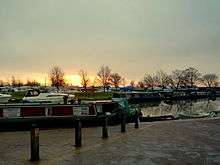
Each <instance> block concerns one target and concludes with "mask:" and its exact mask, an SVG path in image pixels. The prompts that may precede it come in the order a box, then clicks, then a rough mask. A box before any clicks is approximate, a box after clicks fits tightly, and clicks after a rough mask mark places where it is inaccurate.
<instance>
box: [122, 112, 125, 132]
mask: <svg viewBox="0 0 220 165" xmlns="http://www.w3.org/2000/svg"><path fill="white" fill-rule="evenodd" d="M121 132H126V116H125V113H124V112H123V110H122V111H121Z"/></svg>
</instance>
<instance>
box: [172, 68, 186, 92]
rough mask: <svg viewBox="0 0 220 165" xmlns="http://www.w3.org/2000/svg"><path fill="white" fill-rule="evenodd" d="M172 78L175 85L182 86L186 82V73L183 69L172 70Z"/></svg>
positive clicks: (176, 86)
mask: <svg viewBox="0 0 220 165" xmlns="http://www.w3.org/2000/svg"><path fill="white" fill-rule="evenodd" d="M171 76H172V80H173V87H175V88H176V89H178V88H179V87H180V86H182V85H184V84H185V75H184V73H183V70H174V71H172V75H171Z"/></svg>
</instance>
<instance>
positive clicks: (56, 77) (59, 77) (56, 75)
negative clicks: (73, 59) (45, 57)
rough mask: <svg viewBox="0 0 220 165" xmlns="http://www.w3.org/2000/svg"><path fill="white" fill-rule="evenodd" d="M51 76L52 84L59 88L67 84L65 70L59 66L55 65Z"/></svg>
mask: <svg viewBox="0 0 220 165" xmlns="http://www.w3.org/2000/svg"><path fill="white" fill-rule="evenodd" d="M49 77H50V81H51V85H52V86H55V87H56V88H57V89H59V87H61V86H64V85H65V80H64V72H63V70H62V69H61V68H60V67H59V66H54V67H52V68H51V69H50V74H49Z"/></svg>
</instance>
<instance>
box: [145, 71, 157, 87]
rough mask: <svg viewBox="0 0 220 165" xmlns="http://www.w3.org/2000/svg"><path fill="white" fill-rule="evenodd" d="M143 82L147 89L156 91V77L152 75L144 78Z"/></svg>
mask: <svg viewBox="0 0 220 165" xmlns="http://www.w3.org/2000/svg"><path fill="white" fill-rule="evenodd" d="M143 82H144V85H145V86H146V87H147V88H151V89H152V90H153V89H154V86H156V80H155V76H153V75H150V74H146V75H145V76H144V79H143Z"/></svg>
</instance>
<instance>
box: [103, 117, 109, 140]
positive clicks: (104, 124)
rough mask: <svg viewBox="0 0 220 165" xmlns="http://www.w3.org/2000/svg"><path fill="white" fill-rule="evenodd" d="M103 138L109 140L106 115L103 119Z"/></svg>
mask: <svg viewBox="0 0 220 165" xmlns="http://www.w3.org/2000/svg"><path fill="white" fill-rule="evenodd" d="M102 138H104V139H105V138H108V116H107V115H106V114H105V116H104V118H103V125H102Z"/></svg>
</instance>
